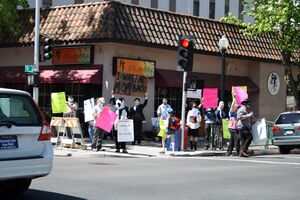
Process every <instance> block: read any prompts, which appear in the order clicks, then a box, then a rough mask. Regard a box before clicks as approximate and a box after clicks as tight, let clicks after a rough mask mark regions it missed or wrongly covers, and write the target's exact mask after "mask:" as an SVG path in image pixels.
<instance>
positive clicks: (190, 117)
mask: <svg viewBox="0 0 300 200" xmlns="http://www.w3.org/2000/svg"><path fill="white" fill-rule="evenodd" d="M200 122H201V113H200V111H199V108H198V107H197V104H196V102H192V109H191V110H189V112H188V114H187V118H186V125H187V126H188V127H189V129H188V135H189V136H190V148H191V150H195V151H196V150H197V142H198V136H199V128H200Z"/></svg>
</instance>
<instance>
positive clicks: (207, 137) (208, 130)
mask: <svg viewBox="0 0 300 200" xmlns="http://www.w3.org/2000/svg"><path fill="white" fill-rule="evenodd" d="M212 126H213V124H205V134H206V136H205V146H206V147H207V148H208V147H209V144H210V132H211V128H212Z"/></svg>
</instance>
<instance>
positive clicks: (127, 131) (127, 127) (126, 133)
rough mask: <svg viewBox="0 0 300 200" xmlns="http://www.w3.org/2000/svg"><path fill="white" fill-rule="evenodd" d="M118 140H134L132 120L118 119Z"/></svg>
mask: <svg viewBox="0 0 300 200" xmlns="http://www.w3.org/2000/svg"><path fill="white" fill-rule="evenodd" d="M117 126H118V142H133V141H134V133H133V132H134V130H133V120H132V119H127V120H119V121H118V124H117Z"/></svg>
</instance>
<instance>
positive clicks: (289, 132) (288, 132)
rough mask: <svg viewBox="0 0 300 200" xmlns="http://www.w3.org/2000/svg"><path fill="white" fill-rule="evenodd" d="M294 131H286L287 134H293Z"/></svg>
mask: <svg viewBox="0 0 300 200" xmlns="http://www.w3.org/2000/svg"><path fill="white" fill-rule="evenodd" d="M293 133H294V131H292V130H288V131H285V135H293Z"/></svg>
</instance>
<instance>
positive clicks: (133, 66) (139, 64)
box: [114, 57, 155, 78]
mask: <svg viewBox="0 0 300 200" xmlns="http://www.w3.org/2000/svg"><path fill="white" fill-rule="evenodd" d="M114 68H115V70H116V73H124V74H132V75H138V76H144V77H148V78H150V77H154V71H155V62H154V61H148V60H136V59H128V58H117V57H115V58H114Z"/></svg>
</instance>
